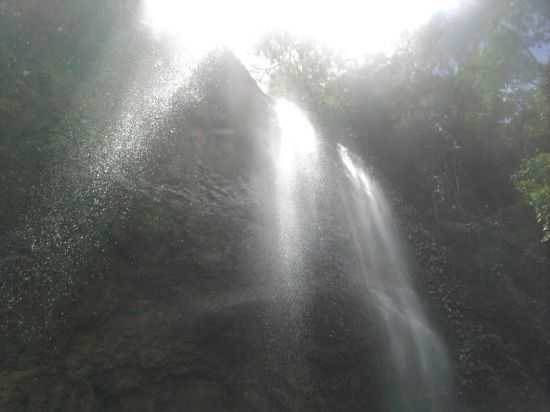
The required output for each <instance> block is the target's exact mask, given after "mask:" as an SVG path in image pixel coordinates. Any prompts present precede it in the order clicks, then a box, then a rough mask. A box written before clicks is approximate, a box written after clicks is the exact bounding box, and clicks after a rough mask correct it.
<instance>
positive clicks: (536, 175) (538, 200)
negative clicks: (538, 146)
mask: <svg viewBox="0 0 550 412" xmlns="http://www.w3.org/2000/svg"><path fill="white" fill-rule="evenodd" d="M513 179H514V184H515V186H516V188H517V189H518V190H519V191H520V192H521V193H522V194H523V196H524V197H525V199H527V201H528V202H529V204H530V205H531V206H532V207H533V208H534V209H535V212H536V214H537V221H538V222H539V223H540V224H541V225H542V230H543V233H544V236H543V241H544V242H547V241H550V153H540V154H538V155H537V156H535V157H533V158H530V159H527V160H524V161H523V162H522V163H521V167H520V169H519V171H518V173H517V174H515V175H514V178H513Z"/></svg>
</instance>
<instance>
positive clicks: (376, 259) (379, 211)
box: [271, 100, 450, 412]
mask: <svg viewBox="0 0 550 412" xmlns="http://www.w3.org/2000/svg"><path fill="white" fill-rule="evenodd" d="M275 113H276V115H277V120H278V124H279V133H278V139H276V141H275V142H274V143H273V147H272V148H271V152H272V158H273V161H274V165H275V194H274V203H275V208H274V213H275V214H276V215H277V216H276V218H275V222H276V225H277V227H276V230H275V231H276V232H277V233H278V238H277V239H278V240H277V244H276V245H275V246H272V247H274V248H276V249H277V250H278V253H279V255H278V256H279V258H278V261H279V272H280V273H279V282H280V283H281V284H283V285H285V287H286V288H287V292H286V293H287V295H289V296H290V297H289V300H290V301H292V302H294V303H293V305H294V306H293V310H294V311H295V312H297V313H295V314H294V316H295V318H294V319H296V318H298V319H299V318H300V317H301V316H303V315H304V314H303V313H299V312H300V311H301V310H303V305H302V306H300V305H299V304H297V303H296V302H299V301H300V297H301V296H304V295H305V294H306V292H307V289H308V288H311V287H312V286H311V284H312V283H313V281H312V280H311V277H309V278H308V276H312V275H311V274H308V273H309V272H310V271H311V269H310V266H308V262H311V261H312V260H314V259H316V257H315V256H317V255H316V253H318V252H316V251H314V250H313V249H314V248H315V245H317V244H319V243H318V242H317V240H318V239H316V237H318V236H320V234H319V233H318V232H317V228H318V227H319V225H320V221H319V216H318V215H317V214H318V203H319V202H320V199H321V198H322V197H323V196H325V195H327V193H328V192H330V191H331V190H333V189H334V188H330V186H338V187H339V190H340V193H339V194H338V199H339V202H340V203H341V204H340V205H338V204H333V205H332V206H331V209H332V210H331V211H330V213H331V214H334V215H339V216H340V220H339V221H340V222H344V226H345V228H344V230H345V231H347V232H348V234H349V237H350V238H351V239H352V249H353V251H352V252H351V253H352V254H353V255H354V256H355V257H356V260H357V261H358V262H359V264H358V267H359V271H360V274H359V278H360V280H361V283H363V284H364V285H365V287H364V294H365V301H366V302H367V305H368V306H369V307H371V308H373V309H374V312H375V313H376V314H377V316H378V318H379V321H380V324H381V325H382V330H383V331H384V335H385V336H384V341H385V342H386V343H387V345H386V349H387V353H385V354H384V356H385V357H387V358H388V363H387V364H388V368H387V369H388V378H387V382H389V384H388V386H389V387H388V388H386V393H385V394H384V398H385V401H384V402H385V404H386V407H387V410H389V411H423V412H425V411H443V410H449V405H448V400H447V394H448V390H449V387H450V382H449V381H450V379H449V365H448V359H447V353H446V349H445V346H444V344H443V342H442V341H441V339H440V338H439V337H438V336H437V334H436V333H435V332H434V331H433V329H432V328H431V326H430V324H429V322H428V319H427V317H426V315H425V313H424V310H423V308H422V305H421V304H420V302H419V297H418V295H417V293H416V291H415V289H414V287H413V284H412V283H413V282H412V279H411V275H410V273H409V272H410V268H409V266H410V265H409V263H408V262H407V259H406V256H405V253H404V250H403V249H404V244H403V242H402V241H401V240H400V236H399V233H398V230H397V228H396V223H395V222H396V221H395V218H394V217H393V216H392V213H391V207H390V204H389V202H388V200H387V199H386V197H385V195H384V192H383V191H382V189H381V187H380V185H379V184H378V183H377V181H376V180H375V179H374V178H373V177H372V176H371V175H370V174H369V172H368V170H367V168H365V167H364V165H363V163H362V161H361V159H360V157H359V156H357V155H355V154H353V153H352V152H351V151H350V150H349V149H347V148H346V147H344V146H343V145H340V144H338V145H337V148H336V159H335V160H336V161H334V159H333V161H332V162H331V161H327V159H328V158H329V157H330V155H328V154H327V153H326V152H327V150H326V149H327V147H329V146H330V145H331V144H330V142H327V144H326V145H324V144H322V143H323V142H322V141H321V139H320V138H319V137H318V136H317V135H316V133H315V130H314V128H313V126H312V125H311V123H309V121H308V119H307V117H306V116H305V115H304V114H303V113H302V112H301V111H300V109H299V108H298V107H297V106H295V105H294V104H292V103H290V102H288V101H286V100H279V101H277V102H276V104H275ZM332 157H333V158H334V156H332ZM327 169H330V170H327ZM333 169H334V170H333ZM329 175H331V176H330V178H324V179H323V178H322V176H325V177H328V176H329ZM338 176H339V177H338ZM337 181H339V183H337ZM325 186H327V187H329V189H328V190H325V189H326V187H325ZM342 206H343V207H342ZM351 275H352V274H349V276H350V277H351ZM297 323H298V325H299V326H298V328H297V329H307V327H308V326H307V324H306V323H305V322H301V321H298V322H297ZM302 333H304V332H303V330H302V331H301V332H300V331H294V332H292V333H291V334H289V335H292V337H291V338H290V337H287V339H288V340H289V341H290V340H292V339H293V340H294V341H295V343H294V344H290V343H288V342H287V344H286V345H287V346H286V347H285V350H287V351H294V352H296V351H299V350H300V349H299V346H300V344H299V342H300V341H301V338H300V336H299V335H301V334H302ZM296 358H297V359H298V358H299V356H297V357H296ZM295 367H296V368H303V367H304V365H295Z"/></svg>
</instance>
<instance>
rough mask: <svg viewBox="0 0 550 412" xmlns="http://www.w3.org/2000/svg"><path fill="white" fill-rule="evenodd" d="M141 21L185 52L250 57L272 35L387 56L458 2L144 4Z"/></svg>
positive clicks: (161, 0) (181, 0)
mask: <svg viewBox="0 0 550 412" xmlns="http://www.w3.org/2000/svg"><path fill="white" fill-rule="evenodd" d="M142 1H143V2H144V3H143V5H144V7H143V20H144V22H145V23H146V24H147V25H149V26H150V27H151V28H152V29H153V30H154V31H155V32H157V33H158V34H160V35H166V36H170V37H172V38H173V39H177V41H178V42H179V43H180V44H181V45H183V46H184V47H185V48H186V49H187V50H188V51H191V52H195V53H202V52H205V51H208V50H210V49H212V48H215V47H218V46H225V47H229V48H230V49H232V50H233V51H234V52H236V53H237V54H243V53H250V51H251V50H252V48H253V46H254V45H255V43H257V42H258V40H260V39H261V38H262V36H263V35H265V34H266V33H268V32H270V31H276V30H284V31H288V32H290V33H293V34H295V35H297V36H301V37H307V38H312V39H314V40H317V41H319V42H322V43H324V44H325V45H327V46H329V47H332V48H334V49H337V50H340V51H341V52H342V53H344V54H346V55H348V56H350V57H354V56H357V57H358V56H361V55H363V54H365V53H373V52H391V50H392V48H393V47H395V44H396V42H397V41H398V40H399V38H400V37H401V35H402V33H403V32H406V31H410V30H413V29H414V28H416V27H418V26H420V25H421V24H423V23H425V22H426V21H428V20H429V19H430V18H431V17H432V16H433V15H434V14H435V13H438V12H448V11H450V10H452V9H453V8H454V7H456V6H457V4H458V2H459V1H460V0H417V1H410V0H383V1H381V0H371V1H367V0H364V1H358V0H339V1H318V0H301V1H296V0H271V1H261V0H233V1H227V0H199V1H186V0H142Z"/></svg>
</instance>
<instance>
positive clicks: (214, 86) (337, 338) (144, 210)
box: [0, 55, 389, 412]
mask: <svg viewBox="0 0 550 412" xmlns="http://www.w3.org/2000/svg"><path fill="white" fill-rule="evenodd" d="M205 64H206V63H205ZM195 85H196V86H197V87H198V88H199V90H200V93H199V95H200V99H197V100H196V101H193V102H189V101H185V102H183V100H182V102H178V100H177V99H176V101H175V103H174V109H173V112H172V113H170V114H169V115H168V116H167V118H166V119H165V120H164V121H163V124H162V127H161V128H158V129H156V130H155V131H154V133H155V136H154V139H151V145H150V146H149V152H148V155H147V159H146V160H147V161H146V163H145V164H144V165H143V166H144V167H143V168H141V170H140V173H139V174H136V175H135V176H133V175H129V174H127V175H125V176H123V177H122V178H120V179H118V180H117V181H116V182H115V183H114V184H113V185H112V186H113V187H114V189H109V190H110V192H109V195H108V196H107V195H106V196H104V197H103V198H100V199H99V200H98V202H100V203H101V204H100V205H99V206H97V207H98V208H99V207H100V206H101V207H102V208H104V209H105V210H108V213H103V214H102V215H101V216H102V220H101V222H99V223H101V225H99V223H97V222H96V223H94V222H93V221H92V222H91V224H90V228H92V227H94V225H96V227H98V228H99V227H100V228H101V229H102V230H104V231H105V236H104V237H102V238H101V242H99V241H98V242H99V243H98V244H99V245H100V250H95V251H94V253H93V254H92V255H91V257H89V258H88V260H86V261H85V262H80V263H82V264H81V265H79V271H80V272H79V273H82V274H83V278H82V279H86V282H82V283H80V284H79V283H78V282H77V284H75V285H74V287H72V289H71V290H70V293H69V294H68V295H67V297H65V298H64V299H60V301H59V302H55V303H54V304H53V306H52V307H51V314H50V319H51V322H50V323H49V325H50V326H49V329H47V330H46V331H45V332H44V334H45V336H47V338H42V337H41V338H40V339H38V338H37V339H35V340H33V339H29V340H28V341H27V342H26V344H25V346H22V344H21V342H17V341H16V340H15V342H16V343H14V342H13V341H14V339H15V338H14V336H15V335H12V336H11V338H14V339H11V340H10V339H7V340H6V341H7V342H8V343H9V344H10V346H7V347H10V348H13V351H10V353H9V354H7V355H4V358H3V359H2V362H3V366H4V367H3V372H2V373H1V374H0V409H1V410H2V411H17V412H19V411H67V412H68V411H86V412H88V411H89V412H99V411H113V412H114V411H132V412H134V411H144V412H145V411H147V412H149V411H151V412H152V411H155V412H157V411H167V412H168V411H180V410H189V411H285V410H287V411H353V410H361V411H364V410H367V409H368V410H377V407H381V405H382V398H383V393H382V392H383V391H381V389H380V387H381V386H383V385H384V382H385V381H384V379H386V378H387V379H389V378H388V377H386V378H385V377H384V374H383V371H384V370H385V368H386V366H387V365H385V364H384V361H383V359H384V356H380V353H381V351H382V350H383V349H382V348H383V343H382V342H381V336H382V334H381V332H380V330H379V326H378V325H377V322H376V321H375V318H376V316H375V315H374V314H373V313H371V312H369V310H367V305H366V304H365V301H364V298H363V297H362V294H361V293H359V292H358V291H357V290H355V289H354V287H353V286H352V285H350V284H348V283H346V281H345V280H343V279H344V276H341V273H342V272H343V269H342V268H341V267H340V268H338V267H337V266H335V264H334V261H336V260H338V259H323V258H319V259H318V261H316V262H315V264H314V265H312V267H311V268H310V272H311V273H310V278H307V279H305V280H304V282H307V283H308V287H307V288H304V290H307V292H303V293H298V292H296V291H294V290H292V288H289V287H288V286H286V285H284V284H281V282H279V280H277V278H276V276H274V273H276V272H277V270H278V268H277V264H278V262H277V259H276V258H275V257H274V256H273V254H272V249H273V248H270V247H269V245H266V243H268V242H269V239H272V238H273V234H272V233H269V232H270V230H271V229H270V227H269V226H266V224H265V220H264V219H263V217H262V216H261V215H259V214H257V213H255V212H254V210H258V209H261V207H258V204H257V203H258V202H259V201H262V199H264V197H265V196H263V193H264V192H267V193H268V192H269V191H270V187H269V181H270V180H269V179H270V178H269V176H270V173H271V171H270V168H271V166H270V163H269V162H270V159H269V157H268V156H267V154H266V152H265V147H266V145H265V141H266V139H269V135H270V133H274V132H275V131H274V120H273V117H272V113H271V109H270V106H269V105H270V102H269V99H268V98H267V97H266V96H265V95H263V94H262V93H261V92H260V91H259V90H258V89H257V86H256V85H255V83H254V82H253V81H252V79H251V78H250V77H249V75H248V73H247V72H246V71H245V70H244V68H243V67H242V66H241V65H240V63H238V62H237V61H236V60H235V59H234V58H233V57H232V56H230V55H222V56H221V57H220V56H218V57H216V60H214V61H213V62H210V63H208V65H207V66H206V69H205V70H204V72H202V73H200V75H198V76H197V78H196V79H195ZM258 170H260V171H261V172H260V173H257V172H258ZM258 190H260V192H258ZM264 201H265V199H264ZM76 205H77V206H78V204H76ZM262 207H266V208H267V210H269V205H267V206H265V205H264V206H262ZM63 210H65V209H63ZM82 214H85V212H82ZM72 216H73V215H72V214H69V217H72ZM69 220H70V219H69ZM336 232H337V231H335V233H336ZM333 241H334V242H335V243H338V242H339V239H338V238H337V237H335V238H334V239H333ZM327 242H328V240H327ZM23 244H25V242H24V241H23ZM33 253H34V252H33V250H32V247H31V248H30V249H29V251H28V253H27V252H25V256H23V254H22V253H20V254H19V255H17V254H16V258H15V259H16V260H17V259H19V260H20V261H21V262H23V261H24V260H25V259H29V260H30V261H31V264H30V266H33V265H34V266H36V265H37V264H36V262H39V261H40V260H39V259H40V258H39V257H35V256H34V255H33ZM17 256H19V257H17ZM53 256H54V257H55V256H57V255H53ZM33 259H34V263H32V262H33ZM339 259H340V260H341V261H347V259H348V257H347V256H346V255H345V254H342V255H341V256H339ZM21 262H20V263H21ZM18 264H19V263H18ZM21 264H22V263H21ZM18 268H19V269H20V270H22V266H18ZM96 271H97V272H96ZM89 273H98V275H97V276H96V277H93V276H88V274H89ZM339 273H340V275H339ZM76 279H77V280H78V279H79V278H78V277H76ZM27 301H28V302H31V300H30V298H28V300H27ZM27 301H25V302H27ZM39 302H41V301H40V300H39ZM21 316H23V315H21ZM22 319H23V321H25V320H28V321H29V324H30V322H31V321H32V319H34V318H32V316H31V317H29V318H28V319H27V318H25V317H24V316H23V317H22ZM14 323H16V322H14ZM12 330H13V329H12ZM10 342H11V343H10ZM20 348H24V349H23V350H21V351H20V352H19V353H18V352H17V350H18V349H20Z"/></svg>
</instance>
